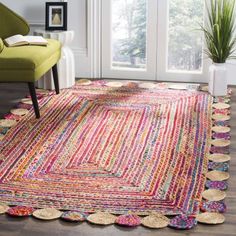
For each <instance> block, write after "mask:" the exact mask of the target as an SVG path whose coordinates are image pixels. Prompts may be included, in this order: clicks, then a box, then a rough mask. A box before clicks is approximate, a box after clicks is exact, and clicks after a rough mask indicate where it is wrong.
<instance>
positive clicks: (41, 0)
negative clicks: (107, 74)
mask: <svg viewBox="0 0 236 236" xmlns="http://www.w3.org/2000/svg"><path fill="white" fill-rule="evenodd" d="M46 1H47V0H36V1H35V0H20V1H17V0H1V2H2V3H3V4H5V5H6V6H8V7H9V8H11V9H12V10H14V11H15V12H17V13H18V14H20V15H21V16H23V17H24V18H25V19H26V20H27V21H28V22H29V24H30V26H31V29H32V31H33V30H34V29H36V28H44V24H45V2H46ZM50 1H53V0H50ZM54 1H55V0H54ZM68 29H69V30H74V31H75V39H74V42H73V43H72V45H71V48H72V49H73V51H74V55H75V61H76V62H75V63H76V77H88V76H89V75H90V73H89V68H90V66H89V64H90V63H89V60H88V56H87V0H68Z"/></svg>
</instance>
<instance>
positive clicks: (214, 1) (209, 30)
mask: <svg viewBox="0 0 236 236" xmlns="http://www.w3.org/2000/svg"><path fill="white" fill-rule="evenodd" d="M209 1H210V3H208V2H209ZM206 9H207V15H206V24H205V26H201V29H202V30H203V32H204V36H205V41H206V49H205V53H206V55H207V56H208V57H209V58H210V59H211V60H212V62H213V64H212V65H211V66H210V69H209V92H210V93H211V94H212V95H213V96H225V95H226V94H227V87H228V86H227V69H226V61H227V60H229V59H236V57H235V55H234V52H235V46H236V31H235V28H236V15H235V0H206Z"/></svg>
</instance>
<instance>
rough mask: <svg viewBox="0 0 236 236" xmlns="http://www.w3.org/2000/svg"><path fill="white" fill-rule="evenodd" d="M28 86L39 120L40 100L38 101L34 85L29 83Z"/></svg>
mask: <svg viewBox="0 0 236 236" xmlns="http://www.w3.org/2000/svg"><path fill="white" fill-rule="evenodd" d="M28 86H29V91H30V96H31V99H32V102H33V106H34V112H35V116H36V118H37V119H39V118H40V112H39V105H38V100H37V95H36V90H35V86H34V83H28Z"/></svg>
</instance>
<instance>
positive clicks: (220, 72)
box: [209, 63, 228, 96]
mask: <svg viewBox="0 0 236 236" xmlns="http://www.w3.org/2000/svg"><path fill="white" fill-rule="evenodd" d="M227 89H228V82H227V69H226V63H214V64H212V65H211V66H210V68H209V92H210V94H211V95H212V96H226V95H227Z"/></svg>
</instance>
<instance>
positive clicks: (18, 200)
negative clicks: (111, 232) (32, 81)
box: [0, 81, 213, 216]
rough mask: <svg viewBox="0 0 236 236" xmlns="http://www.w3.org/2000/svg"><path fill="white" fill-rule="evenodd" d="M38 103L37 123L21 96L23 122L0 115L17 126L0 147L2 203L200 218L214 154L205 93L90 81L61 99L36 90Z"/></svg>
mask: <svg viewBox="0 0 236 236" xmlns="http://www.w3.org/2000/svg"><path fill="white" fill-rule="evenodd" d="M38 98H39V105H40V112H41V118H40V119H38V120H37V119H35V117H34V112H33V109H32V106H31V105H30V102H27V99H25V100H23V101H22V103H20V104H19V105H18V110H19V109H20V111H23V113H24V111H25V109H27V110H28V113H27V112H25V113H27V114H26V115H24V116H20V115H19V114H15V113H14V111H13V112H12V113H9V114H7V115H6V116H5V118H6V119H7V120H9V121H14V120H16V121H17V122H16V123H15V124H13V127H11V128H10V129H9V130H7V132H5V133H6V134H5V135H4V136H2V138H1V141H0V202H2V203H4V204H7V205H25V206H31V207H34V208H47V207H53V208H56V209H60V210H77V211H81V212H86V213H92V212H100V211H104V212H109V213H114V214H125V213H128V212H132V213H134V214H138V215H148V214H151V213H154V212H158V213H162V214H165V215H182V214H185V215H188V216H196V215H197V214H198V213H199V210H200V205H201V201H202V192H203V191H204V190H205V184H206V173H207V172H208V155H209V153H210V151H211V150H210V148H211V135H212V131H211V127H212V109H213V108H212V103H213V98H212V97H211V96H210V95H209V94H208V93H206V92H201V91H191V90H171V89H168V88H167V87H166V86H165V84H155V86H151V88H146V87H145V86H138V83H134V82H131V83H124V82H123V83H122V86H116V87H112V86H107V85H106V82H105V81H95V82H93V83H91V84H90V83H84V84H83V83H78V84H76V86H74V87H73V88H71V89H66V90H62V91H61V93H60V95H55V94H54V93H53V92H43V91H38ZM13 123H14V122H13ZM10 126H11V125H10ZM2 128H4V127H2ZM7 129H8V127H7Z"/></svg>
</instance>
